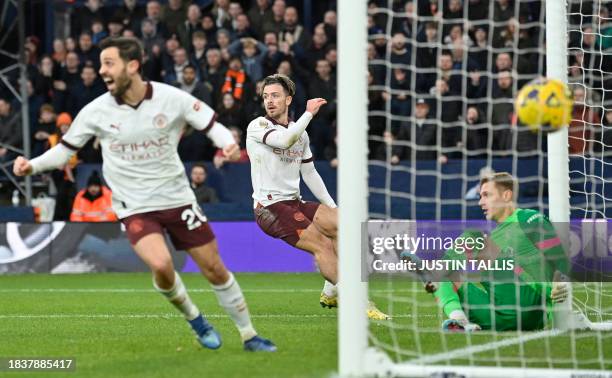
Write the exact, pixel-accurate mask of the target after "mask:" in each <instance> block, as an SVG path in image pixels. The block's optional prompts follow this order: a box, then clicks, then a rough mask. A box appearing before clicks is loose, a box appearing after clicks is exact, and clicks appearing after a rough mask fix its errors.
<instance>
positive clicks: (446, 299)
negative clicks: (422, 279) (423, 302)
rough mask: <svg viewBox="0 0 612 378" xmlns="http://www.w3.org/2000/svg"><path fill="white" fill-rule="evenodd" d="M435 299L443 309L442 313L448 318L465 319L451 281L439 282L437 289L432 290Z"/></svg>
mask: <svg viewBox="0 0 612 378" xmlns="http://www.w3.org/2000/svg"><path fill="white" fill-rule="evenodd" d="M434 297H436V301H437V302H438V304H439V305H440V307H441V308H442V310H443V311H444V314H446V316H448V317H449V318H450V319H466V320H467V316H465V313H464V312H463V308H462V307H461V301H460V300H459V295H457V292H455V288H454V287H453V283H452V282H450V281H444V282H440V285H439V287H438V290H436V291H435V292H434Z"/></svg>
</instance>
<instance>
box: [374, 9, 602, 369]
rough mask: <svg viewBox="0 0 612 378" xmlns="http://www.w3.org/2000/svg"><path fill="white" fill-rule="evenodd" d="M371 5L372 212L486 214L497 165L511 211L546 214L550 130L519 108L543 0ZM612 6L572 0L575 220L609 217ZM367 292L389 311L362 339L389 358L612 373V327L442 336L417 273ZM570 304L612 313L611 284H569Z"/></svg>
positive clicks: (541, 70)
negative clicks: (510, 178) (512, 190)
mask: <svg viewBox="0 0 612 378" xmlns="http://www.w3.org/2000/svg"><path fill="white" fill-rule="evenodd" d="M369 4H370V5H369V9H368V17H369V18H368V34H369V41H368V62H369V79H368V80H369V93H368V97H369V108H368V109H369V112H368V115H369V117H368V118H369V119H368V121H369V126H370V131H369V151H370V155H369V173H370V175H369V191H370V199H369V209H370V217H371V218H373V219H411V220H423V219H427V220H443V219H463V220H465V219H483V214H482V211H481V210H480V208H479V207H478V182H479V180H480V178H481V176H482V175H484V174H486V173H490V172H492V171H498V172H499V171H506V172H509V173H511V174H513V175H514V176H515V177H516V178H517V181H518V184H519V196H518V205H519V207H521V208H531V209H536V210H539V211H542V212H544V213H547V212H548V185H547V177H548V172H547V164H548V162H547V158H546V156H547V155H546V149H547V146H546V144H547V140H546V137H545V136H544V135H543V134H541V133H531V132H530V131H528V130H527V129H526V128H524V127H521V125H517V121H516V119H515V116H514V113H513V102H514V98H515V95H516V93H517V92H518V90H519V89H520V88H521V87H522V86H523V85H524V84H526V83H528V82H529V81H531V80H533V79H535V78H537V77H540V76H542V75H545V74H546V68H545V67H546V47H545V46H546V45H545V44H546V41H545V34H546V31H545V28H546V27H555V25H546V20H545V8H546V7H545V2H544V1H536V0H515V1H512V0H510V1H503V0H498V1H484V0H463V1H461V0H432V1H429V0H428V1H420V0H414V1H408V2H406V1H391V0H389V1H372V2H370V3H369ZM609 7H610V5H609V4H608V2H606V1H603V0H597V1H587V0H570V1H569V2H568V25H567V31H568V33H569V34H568V37H569V46H568V59H569V73H568V74H569V80H568V84H569V85H570V88H571V89H572V92H573V94H574V97H575V99H576V106H575V109H574V113H573V117H572V118H573V120H572V123H571V125H570V129H569V134H570V137H569V140H568V143H569V148H570V162H569V164H570V193H569V195H570V202H571V217H572V219H580V218H582V219H592V218H606V219H607V218H609V217H610V216H611V215H612V213H610V211H611V210H610V208H611V206H608V205H607V202H608V201H609V199H610V198H612V189H611V188H612V185H610V183H609V180H610V178H611V177H612V174H611V173H612V171H610V169H612V168H610V164H611V163H612V159H611V158H610V156H611V152H610V151H612V149H610V147H611V146H612V131H610V125H612V109H611V107H612V92H611V91H612V76H611V75H612V56H610V55H611V54H612V19H611V18H610V16H609V15H610V12H609V10H608V8H609ZM557 27H562V26H560V25H559V26H557ZM559 164H565V162H559ZM602 237H604V238H606V237H607V236H602ZM607 253H608V255H607V256H608V258H609V256H610V255H609V252H607ZM369 287H370V290H369V292H370V298H371V299H373V300H375V301H376V302H377V303H378V304H379V306H380V307H382V309H383V310H384V311H387V312H388V313H389V315H391V316H392V317H393V319H392V320H391V321H389V322H376V323H375V322H371V324H370V328H369V335H370V343H371V344H372V345H374V346H376V347H378V348H379V349H382V350H384V351H385V352H386V353H387V354H388V355H389V356H390V357H392V359H393V360H394V361H395V362H410V363H417V364H443V365H470V366H480V365H487V366H498V367H516V366H519V367H546V368H574V369H578V368H589V369H612V332H605V331H566V332H558V331H555V330H552V329H551V328H550V327H547V328H545V329H544V330H542V331H537V332H526V331H504V332H496V331H482V332H477V333H465V334H464V333H461V334H454V333H448V332H442V331H441V327H440V326H441V324H442V322H443V321H444V320H445V318H446V316H445V315H444V314H443V313H442V311H441V310H440V308H439V306H438V304H437V303H436V302H435V301H434V299H433V297H432V295H431V294H428V293H426V292H425V291H424V290H423V284H422V283H421V282H420V281H419V280H414V279H411V278H410V277H403V278H399V277H393V278H388V277H379V278H376V277H374V278H372V279H371V280H370V285H369ZM574 308H575V309H579V310H580V311H582V312H583V313H584V314H585V315H586V316H587V318H588V319H589V320H591V321H610V320H612V288H611V287H610V285H609V283H605V282H596V283H587V284H579V285H574Z"/></svg>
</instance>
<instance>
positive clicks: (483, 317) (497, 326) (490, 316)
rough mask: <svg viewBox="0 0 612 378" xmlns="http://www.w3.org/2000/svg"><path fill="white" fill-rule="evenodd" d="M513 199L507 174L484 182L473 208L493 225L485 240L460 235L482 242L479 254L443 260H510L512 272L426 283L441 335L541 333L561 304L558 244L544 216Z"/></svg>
mask: <svg viewBox="0 0 612 378" xmlns="http://www.w3.org/2000/svg"><path fill="white" fill-rule="evenodd" d="M515 194H516V190H515V180H514V178H513V177H512V176H511V175H510V174H508V173H496V174H494V175H492V176H488V177H484V178H483V179H482V180H481V181H480V201H479V202H478V204H479V205H480V207H481V208H482V210H483V211H484V214H485V216H486V218H487V220H492V221H494V222H496V223H497V226H496V227H495V229H493V231H492V232H491V235H490V236H489V237H485V236H484V235H483V234H482V232H480V231H465V232H464V233H463V235H462V236H463V237H468V236H469V237H473V238H475V237H485V240H486V242H485V247H484V248H483V249H482V250H472V251H468V252H467V253H457V252H456V251H455V250H453V249H450V250H448V251H447V252H446V255H445V258H446V259H466V258H468V259H476V260H488V261H494V260H513V263H514V264H513V265H514V271H485V272H479V273H476V274H477V277H476V278H477V279H476V280H474V279H471V280H465V282H462V281H463V280H462V279H459V280H457V281H455V280H452V281H450V280H449V281H444V282H438V283H427V284H426V289H427V290H428V291H430V292H433V294H434V296H435V298H436V300H437V302H438V303H439V305H440V306H441V308H442V309H443V311H444V313H445V314H446V316H448V319H447V320H445V321H444V323H443V325H442V327H443V328H444V329H445V330H450V331H474V330H480V329H492V330H496V331H511V330H538V329H543V328H544V327H545V326H546V322H547V320H548V318H549V316H550V314H551V311H550V310H551V309H552V304H553V303H555V302H563V301H564V300H565V299H566V297H567V286H565V284H563V283H554V284H553V281H554V280H556V277H557V276H558V275H559V273H563V274H567V269H568V263H567V257H566V255H565V252H564V250H563V247H562V245H561V241H560V239H559V238H558V237H557V234H556V233H555V230H554V228H553V226H552V224H551V223H550V221H549V220H548V219H547V218H546V217H545V216H544V215H542V214H541V213H539V212H537V211H535V210H530V209H519V208H516V207H515V203H514V200H515ZM466 255H467V256H466ZM500 262H501V261H500ZM500 265H501V264H500ZM472 278H473V277H472Z"/></svg>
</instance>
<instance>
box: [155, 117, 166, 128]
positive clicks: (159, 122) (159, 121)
mask: <svg viewBox="0 0 612 378" xmlns="http://www.w3.org/2000/svg"><path fill="white" fill-rule="evenodd" d="M153 126H155V127H156V128H158V129H163V128H164V127H166V126H168V118H167V117H166V116H165V115H164V114H162V113H159V114H158V115H156V116H155V117H153Z"/></svg>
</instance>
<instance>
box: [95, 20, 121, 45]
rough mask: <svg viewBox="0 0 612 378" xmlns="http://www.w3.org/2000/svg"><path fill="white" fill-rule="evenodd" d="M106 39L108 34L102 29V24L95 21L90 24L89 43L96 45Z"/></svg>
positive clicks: (100, 21)
mask: <svg viewBox="0 0 612 378" xmlns="http://www.w3.org/2000/svg"><path fill="white" fill-rule="evenodd" d="M130 30H131V29H130ZM106 37H108V33H107V32H106V30H105V29H104V22H102V20H99V19H95V20H94V21H93V22H92V24H91V42H92V43H93V44H94V45H98V44H99V43H100V42H102V40H103V39H104V38H106Z"/></svg>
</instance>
